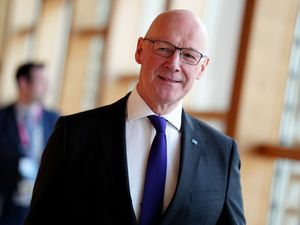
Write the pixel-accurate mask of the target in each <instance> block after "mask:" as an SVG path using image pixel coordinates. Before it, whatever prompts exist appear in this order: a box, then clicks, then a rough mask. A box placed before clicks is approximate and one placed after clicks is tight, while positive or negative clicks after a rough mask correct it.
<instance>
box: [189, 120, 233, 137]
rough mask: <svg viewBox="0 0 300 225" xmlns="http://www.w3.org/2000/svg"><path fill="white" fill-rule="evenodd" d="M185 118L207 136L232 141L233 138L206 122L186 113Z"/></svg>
mask: <svg viewBox="0 0 300 225" xmlns="http://www.w3.org/2000/svg"><path fill="white" fill-rule="evenodd" d="M187 118H188V119H189V120H191V122H192V123H193V124H194V126H195V128H196V129H199V132H201V133H202V134H204V135H205V136H206V137H207V138H213V139H216V140H219V141H225V142H228V141H230V142H232V141H233V138H232V137H229V136H227V135H226V134H224V133H222V132H221V131H219V130H217V129H216V128H214V127H212V126H210V125H208V124H207V123H205V122H203V121H201V120H199V119H197V118H195V117H192V116H190V115H188V114H187Z"/></svg>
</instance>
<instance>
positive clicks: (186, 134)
mask: <svg viewBox="0 0 300 225" xmlns="http://www.w3.org/2000/svg"><path fill="white" fill-rule="evenodd" d="M196 129H197V128H196V127H195V125H194V123H193V122H192V120H191V118H190V117H189V116H188V115H187V114H186V113H185V112H184V111H183V113H182V128H181V132H182V136H181V155H180V167H179V175H178V181H177V187H176V191H175V193H174V196H173V198H172V201H171V203H170V205H169V206H168V208H167V209H166V211H165V213H164V214H163V216H162V220H161V223H160V224H162V225H164V224H170V223H171V222H172V219H173V218H174V217H175V215H176V213H177V212H178V210H179V208H180V206H181V205H182V202H183V201H184V200H185V197H186V196H187V194H188V193H189V192H190V187H191V184H192V181H193V178H194V175H195V172H196V170H197V167H198V164H199V160H200V158H201V155H202V153H203V152H202V149H203V148H202V146H203V145H204V143H203V141H204V140H203V138H201V137H199V132H197V131H196ZM200 147H201V148H200Z"/></svg>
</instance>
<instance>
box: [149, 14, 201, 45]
mask: <svg viewBox="0 0 300 225" xmlns="http://www.w3.org/2000/svg"><path fill="white" fill-rule="evenodd" d="M146 36H147V37H150V38H153V39H159V40H164V41H168V42H170V43H172V44H174V45H176V46H178V47H181V48H193V49H197V50H200V51H203V50H204V49H205V47H206V42H207V40H206V32H205V30H204V28H203V27H202V25H201V24H200V22H199V21H197V20H196V19H195V18H194V17H191V16H190V15H180V14H179V15H167V16H164V17H161V18H157V19H156V20H155V21H154V22H153V24H152V25H151V27H150V29H149V31H148V32H147V35H146Z"/></svg>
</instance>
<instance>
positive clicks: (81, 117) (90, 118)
mask: <svg viewBox="0 0 300 225" xmlns="http://www.w3.org/2000/svg"><path fill="white" fill-rule="evenodd" d="M127 98H128V95H126V96H125V97H124V98H122V99H120V100H118V101H117V102H114V103H112V104H110V105H105V106H101V107H98V108H95V109H90V110H86V111H83V112H79V113H75V114H71V115H67V116H63V119H64V120H65V121H68V122H75V123H77V122H79V123H80V122H95V121H101V120H102V121H103V120H106V119H107V118H109V117H114V116H118V115H120V113H125V108H126V102H127Z"/></svg>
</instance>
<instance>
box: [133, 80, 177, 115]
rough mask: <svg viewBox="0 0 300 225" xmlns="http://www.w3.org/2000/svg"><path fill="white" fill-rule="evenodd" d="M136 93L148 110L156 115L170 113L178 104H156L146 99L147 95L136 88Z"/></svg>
mask: <svg viewBox="0 0 300 225" xmlns="http://www.w3.org/2000/svg"><path fill="white" fill-rule="evenodd" d="M137 92H138V93H139V95H140V96H141V98H142V99H143V100H144V101H145V102H146V103H147V105H148V106H149V107H150V109H151V110H152V111H153V112H154V113H155V114H157V115H165V114H168V113H170V112H172V111H173V110H174V109H175V108H176V107H177V106H178V104H179V102H174V103H158V102H156V101H155V100H153V99H151V98H148V97H147V95H146V94H145V93H144V92H143V91H142V90H141V89H140V88H139V85H138V86H137Z"/></svg>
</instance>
